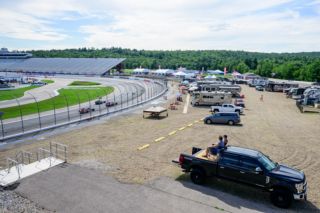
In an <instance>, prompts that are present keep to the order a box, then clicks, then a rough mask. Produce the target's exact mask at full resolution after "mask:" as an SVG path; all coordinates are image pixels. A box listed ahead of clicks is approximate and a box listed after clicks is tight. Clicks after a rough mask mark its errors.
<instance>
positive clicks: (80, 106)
mask: <svg viewBox="0 0 320 213" xmlns="http://www.w3.org/2000/svg"><path fill="white" fill-rule="evenodd" d="M75 94H76V95H77V98H78V104H79V119H80V120H81V113H80V110H81V105H80V97H79V94H78V93H77V92H75Z"/></svg>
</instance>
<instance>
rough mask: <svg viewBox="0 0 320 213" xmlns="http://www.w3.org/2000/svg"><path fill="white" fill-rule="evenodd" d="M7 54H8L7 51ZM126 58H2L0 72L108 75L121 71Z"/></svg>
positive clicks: (0, 59)
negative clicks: (113, 71)
mask: <svg viewBox="0 0 320 213" xmlns="http://www.w3.org/2000/svg"><path fill="white" fill-rule="evenodd" d="M6 54H8V53H7V52H6ZM124 60H125V59H124V58H24V59H21V58H16V57H15V58H1V54H0V72H1V71H2V72H20V73H26V74H30V73H37V74H44V75H54V74H67V75H100V76H102V75H106V74H108V73H109V72H110V70H111V69H115V70H117V71H120V70H121V69H122V62H123V61H124Z"/></svg>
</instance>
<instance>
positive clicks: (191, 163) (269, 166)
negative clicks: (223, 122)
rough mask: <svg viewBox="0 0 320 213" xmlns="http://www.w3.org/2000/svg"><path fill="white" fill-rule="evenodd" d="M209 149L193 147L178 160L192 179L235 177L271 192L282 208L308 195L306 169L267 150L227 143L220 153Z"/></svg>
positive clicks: (235, 179)
mask: <svg viewBox="0 0 320 213" xmlns="http://www.w3.org/2000/svg"><path fill="white" fill-rule="evenodd" d="M205 152H206V150H205V149H201V148H196V147H193V148H192V154H186V153H182V154H180V156H179V159H176V160H173V161H172V162H174V163H176V164H178V165H179V166H180V167H181V168H182V171H183V172H186V173H189V172H190V178H191V180H192V182H194V183H195V184H204V183H205V181H206V179H207V178H209V177H217V178H219V179H226V180H231V181H234V182H238V183H242V184H246V185H250V186H253V187H256V188H259V189H263V190H266V191H269V192H270V198H271V201H272V202H273V203H274V204H275V205H276V206H279V207H281V208H287V207H289V206H290V204H291V202H292V200H293V199H296V200H303V199H306V197H307V181H306V177H305V175H304V173H303V172H301V171H298V170H296V169H293V168H290V167H288V166H285V165H281V164H278V163H275V162H273V161H272V160H271V159H270V158H269V157H268V156H266V155H264V154H263V153H261V152H259V151H257V150H253V149H247V148H242V147H236V146H227V147H225V148H224V149H222V150H221V151H220V152H219V154H218V155H216V156H213V157H212V158H211V156H210V158H208V157H206V156H205Z"/></svg>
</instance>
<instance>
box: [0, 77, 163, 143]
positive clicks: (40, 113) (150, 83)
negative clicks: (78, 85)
mask: <svg viewBox="0 0 320 213" xmlns="http://www.w3.org/2000/svg"><path fill="white" fill-rule="evenodd" d="M119 78H121V77H119ZM132 81H135V82H132V83H128V84H130V86H131V87H130V88H131V89H130V90H129V89H127V87H122V88H121V87H120V86H114V88H115V89H116V91H117V92H113V93H111V94H108V95H106V94H105V95H102V94H101V93H99V94H96V95H93V94H92V92H91V93H89V92H86V94H87V95H86V98H85V99H84V98H83V97H79V95H78V94H77V92H76V90H75V92H74V94H73V95H72V96H71V95H69V96H68V95H63V98H62V100H61V95H60V98H59V99H57V98H56V97H57V96H54V95H53V94H48V95H49V96H50V97H51V98H50V100H51V101H50V104H49V105H50V110H46V111H44V110H43V109H42V108H41V102H39V101H38V100H37V98H36V97H35V96H33V95H32V94H31V93H28V95H29V96H30V98H31V99H32V100H33V103H34V104H32V107H34V108H35V109H32V110H33V112H35V113H32V114H30V115H26V114H27V113H28V112H26V111H27V110H31V109H27V108H26V107H23V105H21V104H20V102H19V100H18V99H15V100H16V103H17V104H16V106H17V107H16V108H15V112H13V113H16V115H17V116H16V117H15V118H13V119H4V113H3V112H1V109H0V125H1V127H0V141H1V142H4V141H5V140H8V139H11V138H16V137H20V136H24V135H27V134H32V133H36V132H39V131H44V130H48V129H53V128H56V127H60V126H63V125H67V124H72V123H77V122H81V121H85V120H91V119H95V118H99V117H101V116H107V115H109V114H112V113H115V112H119V111H123V110H126V109H129V108H132V107H135V106H138V105H140V104H143V103H146V102H148V101H150V100H152V99H155V98H157V97H159V96H161V95H163V94H164V93H165V92H166V91H167V81H165V80H151V79H144V80H142V79H137V78H134V79H132ZM61 101H64V102H65V103H64V106H65V107H63V108H59V106H61V103H60V102H61ZM30 106H31V105H30Z"/></svg>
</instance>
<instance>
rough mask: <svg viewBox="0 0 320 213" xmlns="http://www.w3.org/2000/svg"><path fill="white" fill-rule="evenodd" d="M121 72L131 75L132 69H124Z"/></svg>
mask: <svg viewBox="0 0 320 213" xmlns="http://www.w3.org/2000/svg"><path fill="white" fill-rule="evenodd" d="M123 72H124V73H126V74H132V73H133V69H124V70H123Z"/></svg>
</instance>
